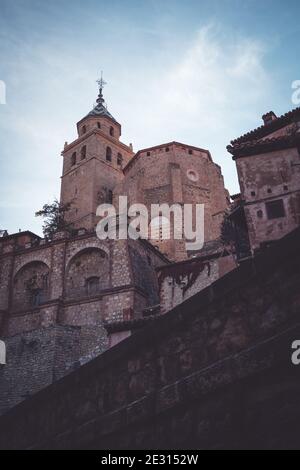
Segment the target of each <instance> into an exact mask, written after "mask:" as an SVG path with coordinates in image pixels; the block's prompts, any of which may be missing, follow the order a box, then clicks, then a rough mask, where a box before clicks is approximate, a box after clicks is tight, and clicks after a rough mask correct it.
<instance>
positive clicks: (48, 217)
mask: <svg viewBox="0 0 300 470" xmlns="http://www.w3.org/2000/svg"><path fill="white" fill-rule="evenodd" d="M71 205H72V202H70V203H68V204H64V205H63V204H60V203H59V201H58V200H57V199H55V200H54V202H53V203H52V204H45V205H44V206H43V208H42V209H41V210H40V211H38V212H36V213H35V216H36V217H42V218H43V219H44V224H43V233H44V236H45V238H47V239H50V240H51V239H52V238H53V235H54V234H55V232H58V231H60V230H66V231H71V230H72V226H71V224H67V223H66V222H65V214H66V213H67V212H68V211H69V210H70V209H71Z"/></svg>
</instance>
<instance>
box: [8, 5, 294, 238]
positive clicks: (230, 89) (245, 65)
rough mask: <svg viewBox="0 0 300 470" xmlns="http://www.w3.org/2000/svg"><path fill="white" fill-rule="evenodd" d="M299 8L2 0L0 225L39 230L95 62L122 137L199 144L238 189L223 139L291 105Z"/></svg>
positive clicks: (89, 102) (90, 90) (93, 90)
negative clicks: (3, 96) (3, 94)
mask: <svg viewBox="0 0 300 470" xmlns="http://www.w3.org/2000/svg"><path fill="white" fill-rule="evenodd" d="M299 14H300V3H299V1H298V0H297V1H293V0H287V1H285V2H283V1H277V0H264V1H263V2H262V1H256V0H243V1H241V0H239V1H237V0H209V1H206V0H205V1H200V0H198V1H193V0H191V1H189V0H187V1H185V2H182V1H180V2H179V1H169V0H164V1H163V2H162V1H161V0H160V1H156V0H150V1H144V2H143V1H139V2H138V1H126V0H122V1H117V0H110V1H109V2H107V1H102V0H85V1H84V2H83V1H78V0H72V2H71V1H70V0H60V1H57V0H51V1H48V2H45V1H44V0H14V1H11V0H0V57H1V61H0V80H2V81H4V82H5V83H6V89H7V104H6V105H0V149H1V150H0V151H1V158H0V178H1V184H0V228H4V229H8V230H9V232H10V233H12V232H15V231H17V230H18V229H19V228H21V229H23V230H25V229H31V230H33V231H36V232H38V233H40V232H41V221H40V220H37V219H35V217H34V213H35V211H36V210H38V209H39V208H41V206H42V205H43V204H44V203H46V202H51V201H52V200H53V198H54V197H55V196H59V188H60V175H61V168H62V157H61V156H60V152H61V150H62V148H63V145H64V142H65V141H68V142H71V141H72V140H73V139H74V138H75V137H76V127H75V124H76V122H77V121H79V120H80V119H81V118H82V117H83V116H84V115H85V114H86V113H87V112H88V111H89V110H90V109H91V108H92V106H93V103H94V102H95V99H96V96H97V85H96V83H95V80H96V79H97V78H98V77H99V75H100V71H101V70H104V78H105V80H106V81H107V82H108V85H107V87H106V88H105V98H106V101H107V104H108V109H109V111H110V112H111V113H112V114H113V115H114V117H115V118H116V119H117V120H118V121H119V122H120V123H121V124H122V126H123V135H122V140H123V141H124V142H125V143H129V142H132V143H133V146H134V149H135V150H136V151H137V150H138V149H140V148H145V147H149V146H152V145H157V144H160V143H163V142H168V141H171V140H177V141H182V142H185V143H189V144H191V145H195V146H199V147H203V148H207V149H209V150H210V151H211V153H212V155H213V158H214V160H215V161H216V162H217V163H218V164H220V165H221V166H222V170H223V174H224V177H225V183H226V186H227V187H228V189H229V191H230V192H231V193H235V192H237V191H238V182H237V178H236V171H235V165H234V163H233V162H232V160H231V158H230V155H229V154H228V153H227V151H226V145H228V143H229V142H230V140H231V139H233V138H235V137H237V136H239V135H241V134H243V133H244V132H246V131H248V130H250V129H252V128H254V127H257V126H258V125H260V124H261V116H262V114H264V113H265V112H267V111H270V110H273V111H275V112H276V113H277V114H282V113H284V112H286V111H288V110H290V109H291V108H293V107H295V105H293V104H292V102H291V95H292V90H291V84H292V82H293V81H294V80H299V79H300V70H299V56H300V41H299V37H300V34H299V33H300V22H299V16H300V15H299Z"/></svg>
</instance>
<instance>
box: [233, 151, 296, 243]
mask: <svg viewBox="0 0 300 470" xmlns="http://www.w3.org/2000/svg"><path fill="white" fill-rule="evenodd" d="M236 164H237V171H238V176H239V182H240V187H241V193H242V198H243V200H244V201H245V203H246V204H245V214H246V218H247V224H248V230H249V237H250V243H251V247H252V249H253V250H255V249H257V248H259V246H260V244H261V243H263V242H266V241H271V240H278V239H280V238H282V237H283V236H285V235H286V234H287V233H289V232H291V231H292V230H294V229H295V228H296V227H298V226H299V224H300V157H299V150H298V149H297V148H294V149H286V150H278V151H273V152H269V153H265V154H260V155H251V156H248V157H241V158H238V159H237V160H236ZM279 200H281V201H282V202H283V206H284V213H285V214H284V217H277V218H276V217H275V218H272V219H270V217H269V216H268V210H267V205H268V204H269V203H272V202H274V201H279Z"/></svg>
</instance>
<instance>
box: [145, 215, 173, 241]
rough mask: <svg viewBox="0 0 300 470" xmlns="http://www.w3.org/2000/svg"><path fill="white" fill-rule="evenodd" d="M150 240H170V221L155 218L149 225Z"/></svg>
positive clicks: (164, 218)
mask: <svg viewBox="0 0 300 470" xmlns="http://www.w3.org/2000/svg"><path fill="white" fill-rule="evenodd" d="M150 238H151V239H152V240H159V241H163V240H169V239H170V221H169V219H167V217H162V216H160V217H155V218H154V219H152V220H151V223H150Z"/></svg>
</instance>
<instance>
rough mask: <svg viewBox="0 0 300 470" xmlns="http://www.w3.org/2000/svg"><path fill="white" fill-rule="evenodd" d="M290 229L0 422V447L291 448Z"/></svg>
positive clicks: (295, 428) (299, 439)
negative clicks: (250, 257) (284, 236)
mask: <svg viewBox="0 0 300 470" xmlns="http://www.w3.org/2000/svg"><path fill="white" fill-rule="evenodd" d="M299 278H300V233H299V229H298V230H297V231H296V232H295V233H292V234H290V235H288V236H287V238H286V239H283V240H281V241H279V242H277V243H276V245H275V246H274V247H271V248H270V249H269V250H268V251H267V252H266V253H262V254H261V255H259V256H256V257H254V258H253V259H250V260H248V261H247V262H245V263H243V265H242V266H240V267H239V268H238V269H236V270H234V271H233V272H231V273H229V274H228V275H227V276H225V277H223V278H222V279H220V280H218V281H217V282H215V283H214V284H213V285H212V286H210V287H208V288H207V289H205V290H204V291H202V292H200V293H198V294H196V295H195V296H194V297H193V298H191V299H189V300H188V301H187V302H185V303H184V304H182V305H180V306H178V307H176V308H175V309H174V310H172V311H170V312H168V313H167V314H166V315H163V316H162V317H160V318H159V319H158V320H157V321H156V322H154V323H152V325H151V326H149V327H147V328H145V329H144V330H142V331H141V332H139V333H138V334H136V335H133V336H132V337H131V338H128V339H127V340H125V341H123V342H122V343H121V344H119V345H118V346H117V347H115V348H113V349H111V350H109V351H107V352H106V353H104V354H103V355H101V356H100V357H98V358H96V359H94V360H93V361H91V362H90V363H89V364H86V365H85V366H83V367H82V368H81V369H79V370H77V371H75V372H74V373H72V374H70V375H69V376H68V377H65V378H64V379H62V380H61V381H59V382H57V383H55V384H53V385H52V386H50V387H48V388H47V389H45V390H42V391H41V392H40V393H39V394H38V395H36V396H35V397H32V398H30V399H29V400H27V402H25V403H22V404H21V405H19V406H18V407H16V408H15V409H13V410H11V411H10V412H9V413H8V414H7V415H6V416H3V417H2V418H1V419H0V448H1V449H95V450H97V451H99V450H101V449H103V450H106V451H107V450H108V449H109V450H110V451H112V450H114V449H119V450H123V451H124V449H153V450H158V449H164V450H166V449H198V450H201V449H211V450H216V449H240V450H245V449H268V450H271V449H273V450H278V449H283V450H287V449H295V450H298V449H299V447H300V405H299V393H300V381H299V367H300V366H298V367H297V366H294V365H293V364H292V361H291V355H292V349H291V345H292V343H293V341H294V340H295V339H296V338H297V339H299V337H300V325H299V307H300V291H299Z"/></svg>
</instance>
